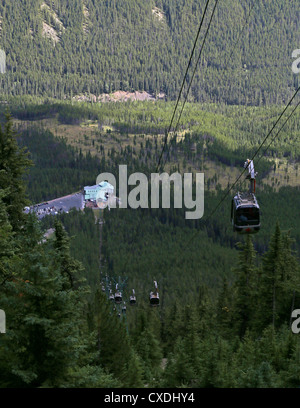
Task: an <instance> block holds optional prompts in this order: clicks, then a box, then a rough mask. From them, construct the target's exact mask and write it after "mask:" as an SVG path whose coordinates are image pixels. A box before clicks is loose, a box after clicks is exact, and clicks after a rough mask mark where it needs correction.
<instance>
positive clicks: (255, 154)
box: [167, 86, 300, 271]
mask: <svg viewBox="0 0 300 408" xmlns="http://www.w3.org/2000/svg"><path fill="white" fill-rule="evenodd" d="M299 90H300V86H299V88H298V89H297V90H296V91H295V93H294V95H293V96H292V98H291V99H290V101H289V102H288V104H287V105H286V107H285V108H284V110H283V111H282V112H281V114H280V115H279V117H278V118H277V120H276V121H275V123H274V125H273V126H272V128H271V130H270V131H269V132H268V134H267V136H266V137H265V138H264V140H263V142H262V143H261V144H260V146H259V147H258V149H257V150H256V152H255V153H254V155H253V156H252V159H251V160H253V159H254V158H255V157H256V156H257V154H258V152H259V151H260V150H261V148H262V146H263V144H264V143H265V142H266V140H267V139H268V138H269V137H270V135H271V133H272V132H273V130H274V129H275V127H276V125H277V124H278V122H279V121H280V119H281V118H282V116H283V115H284V113H285V112H286V110H287V109H288V107H289V106H290V105H291V103H292V101H293V100H294V98H295V97H296V95H297V93H298V92H299ZM299 104H300V101H299V102H298V104H297V105H296V106H295V108H294V109H293V111H292V112H291V114H290V115H289V116H288V117H287V119H286V120H285V121H284V123H283V125H282V126H281V127H280V129H279V130H278V132H277V133H276V135H275V136H274V137H273V138H272V140H271V142H272V141H273V140H274V139H275V137H277V136H278V135H279V133H280V132H281V130H282V129H283V127H284V126H285V124H286V123H287V121H288V120H289V119H290V117H291V116H292V114H293V113H294V112H295V110H296V109H297V107H298V106H299ZM270 144H271V143H270ZM270 144H269V145H268V147H269V146H270ZM265 152H266V150H265V151H264V153H263V154H265ZM246 169H247V167H246V168H244V169H243V171H242V172H241V174H240V175H239V176H238V177H237V179H236V181H235V182H234V183H233V184H232V185H231V187H230V188H229V189H228V190H227V191H226V193H225V194H224V196H223V197H222V199H221V200H220V201H219V203H218V204H217V205H216V206H215V207H214V209H213V210H212V211H211V212H210V214H209V215H208V217H207V218H206V219H205V221H207V220H208V219H210V218H211V217H212V216H213V214H214V213H215V212H216V211H217V209H218V208H219V207H220V205H221V204H222V202H223V201H224V200H225V199H226V197H227V196H228V194H229V193H230V191H231V190H232V189H233V187H234V186H235V185H236V184H237V182H238V181H239V180H240V178H241V177H242V175H243V174H244V172H245V171H246ZM200 231H201V230H197V231H196V232H195V233H194V234H193V235H192V237H191V238H190V239H189V240H188V242H187V243H186V244H185V246H184V248H183V251H184V250H186V248H187V247H188V246H189V244H190V243H191V242H192V241H193V240H194V238H195V237H196V236H197V235H198V234H199V232H200ZM173 266H174V264H172V267H173ZM169 269H170V268H169ZM169 269H168V270H169ZM168 270H167V271H168Z"/></svg>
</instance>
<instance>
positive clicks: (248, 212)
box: [231, 159, 260, 234]
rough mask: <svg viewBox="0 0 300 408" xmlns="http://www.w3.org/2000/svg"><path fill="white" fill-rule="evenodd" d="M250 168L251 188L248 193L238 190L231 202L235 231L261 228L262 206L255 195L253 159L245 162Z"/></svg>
mask: <svg viewBox="0 0 300 408" xmlns="http://www.w3.org/2000/svg"><path fill="white" fill-rule="evenodd" d="M244 167H245V168H248V169H249V174H248V175H247V177H246V178H247V179H248V180H250V188H249V191H248V192H246V193H240V192H238V193H237V194H236V195H235V196H234V197H233V199H232V202H231V223H232V226H233V231H235V232H239V233H242V234H243V233H244V234H253V233H256V232H258V231H259V230H260V208H259V205H258V202H257V199H256V197H255V194H254V193H255V176H256V174H257V173H255V172H254V165H253V161H252V160H249V159H247V161H246V162H245V164H244Z"/></svg>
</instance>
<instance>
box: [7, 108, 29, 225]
mask: <svg viewBox="0 0 300 408" xmlns="http://www.w3.org/2000/svg"><path fill="white" fill-rule="evenodd" d="M30 165H31V161H30V160H29V159H28V153H26V152H25V148H23V149H20V148H19V147H18V144H17V141H16V133H15V132H14V130H13V124H12V118H11V116H10V114H9V113H7V114H6V122H5V124H4V127H1V126H0V188H1V189H3V190H4V191H5V196H4V197H3V202H4V203H5V205H6V211H7V213H8V218H9V222H10V224H11V226H12V228H13V230H14V231H19V230H20V228H21V227H22V224H23V222H24V219H25V215H24V213H23V210H24V207H25V206H26V205H27V204H28V200H27V199H26V196H25V185H24V182H23V179H22V178H23V175H24V174H25V172H26V171H27V168H28V166H30Z"/></svg>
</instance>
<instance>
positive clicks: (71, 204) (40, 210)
mask: <svg viewBox="0 0 300 408" xmlns="http://www.w3.org/2000/svg"><path fill="white" fill-rule="evenodd" d="M71 208H76V209H77V210H81V209H83V208H84V199H83V194H82V193H75V194H69V195H67V196H64V197H60V198H56V199H55V200H51V201H47V202H45V203H41V204H36V205H34V206H31V207H30V208H29V209H28V208H27V209H25V212H26V213H28V212H30V211H32V210H33V211H35V212H36V213H37V216H38V218H39V219H41V218H43V217H45V215H49V214H51V215H55V214H58V213H60V212H69V211H70V209H71Z"/></svg>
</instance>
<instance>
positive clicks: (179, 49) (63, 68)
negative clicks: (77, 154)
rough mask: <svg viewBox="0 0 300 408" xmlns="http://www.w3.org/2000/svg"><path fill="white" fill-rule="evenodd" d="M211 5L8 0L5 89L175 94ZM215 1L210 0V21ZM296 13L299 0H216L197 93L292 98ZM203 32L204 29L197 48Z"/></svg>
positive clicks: (0, 82)
mask: <svg viewBox="0 0 300 408" xmlns="http://www.w3.org/2000/svg"><path fill="white" fill-rule="evenodd" d="M204 6H205V1H204V0H200V1H199V0H188V1H187V0H149V1H143V0H135V1H131V0H122V1H116V0H108V1H95V0H53V1H50V0H45V1H44V0H24V1H20V0H16V1H15V0H6V1H3V2H1V4H0V16H1V31H0V48H1V49H3V50H4V51H5V53H6V56H7V70H6V74H5V75H1V77H0V86H1V89H2V92H3V93H4V94H13V95H22V94H34V95H43V96H45V95H48V96H52V97H57V98H64V97H65V96H67V97H71V96H72V95H76V94H80V93H87V94H89V93H92V94H94V95H96V96H98V95H99V94H101V93H109V92H113V91H116V90H125V91H131V90H134V91H138V90H140V91H142V90H145V91H147V92H149V93H152V94H158V93H159V92H162V93H164V94H165V95H166V97H167V98H169V99H170V98H171V99H174V98H175V97H176V96H177V94H178V90H179V88H180V84H181V82H182V79H183V75H184V72H185V68H186V66H187V63H188V60H189V56H190V54H191V50H192V46H193V43H194V40H195V38H196V33H197V30H198V26H199V22H200V21H201V18H202V14H203V10H204ZM212 8H213V2H211V4H209V7H208V14H207V17H206V19H205V20H204V25H203V28H206V27H207V25H208V19H209V16H210V14H211V12H212ZM299 17H300V16H299V7H298V4H297V2H291V1H289V0H275V1H274V0H267V1H259V2H255V3H253V2H252V1H250V0H248V1H246V2H241V1H239V0H225V1H222V2H219V3H218V6H217V9H216V14H215V16H214V19H213V22H212V26H211V28H210V32H209V35H208V37H207V41H206V44H205V47H204V50H203V56H202V59H201V62H200V67H198V69H197V72H196V75H195V78H194V81H193V85H192V88H191V91H190V98H191V99H192V100H196V101H214V102H219V101H225V102H227V103H231V104H254V105H261V104H265V103H282V102H284V101H287V99H288V97H289V96H290V95H291V92H292V88H293V86H294V79H295V78H294V76H293V72H292V69H291V65H292V62H293V59H292V51H293V50H294V49H297V48H299V44H298V38H299ZM12 22H13V23H12ZM203 36H204V31H202V32H201V34H200V37H199V44H198V46H197V47H196V56H198V51H199V49H200V41H201V42H202V40H203ZM195 61H196V57H195V60H194V61H193V64H194V63H195Z"/></svg>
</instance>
